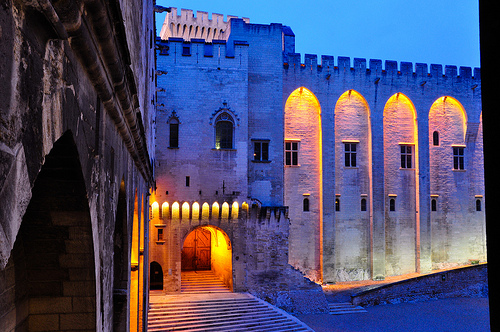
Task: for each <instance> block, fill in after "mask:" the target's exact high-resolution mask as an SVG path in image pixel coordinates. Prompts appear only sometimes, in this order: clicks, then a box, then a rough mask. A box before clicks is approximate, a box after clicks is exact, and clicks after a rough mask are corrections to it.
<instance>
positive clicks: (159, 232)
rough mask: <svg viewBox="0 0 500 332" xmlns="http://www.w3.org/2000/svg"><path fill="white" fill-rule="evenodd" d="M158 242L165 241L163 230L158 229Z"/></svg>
mask: <svg viewBox="0 0 500 332" xmlns="http://www.w3.org/2000/svg"><path fill="white" fill-rule="evenodd" d="M158 241H163V228H158Z"/></svg>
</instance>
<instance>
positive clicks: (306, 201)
mask: <svg viewBox="0 0 500 332" xmlns="http://www.w3.org/2000/svg"><path fill="white" fill-rule="evenodd" d="M302 210H303V211H304V212H308V211H309V198H304V200H303V201H302Z"/></svg>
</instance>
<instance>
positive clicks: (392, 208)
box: [389, 198, 396, 211]
mask: <svg viewBox="0 0 500 332" xmlns="http://www.w3.org/2000/svg"><path fill="white" fill-rule="evenodd" d="M389 211H396V200H395V199H394V198H391V199H390V200H389Z"/></svg>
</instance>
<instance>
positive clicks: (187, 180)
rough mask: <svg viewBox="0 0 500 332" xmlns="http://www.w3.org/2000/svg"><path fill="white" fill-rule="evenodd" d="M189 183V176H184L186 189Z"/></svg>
mask: <svg viewBox="0 0 500 332" xmlns="http://www.w3.org/2000/svg"><path fill="white" fill-rule="evenodd" d="M190 182H191V179H190V178H189V176H186V187H189V185H190Z"/></svg>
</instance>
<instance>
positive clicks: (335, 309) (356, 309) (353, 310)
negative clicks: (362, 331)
mask: <svg viewBox="0 0 500 332" xmlns="http://www.w3.org/2000/svg"><path fill="white" fill-rule="evenodd" d="M328 305H329V306H330V315H344V314H357V313H360V312H366V310H365V308H363V307H360V306H355V305H353V304H352V303H350V302H344V303H328Z"/></svg>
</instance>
